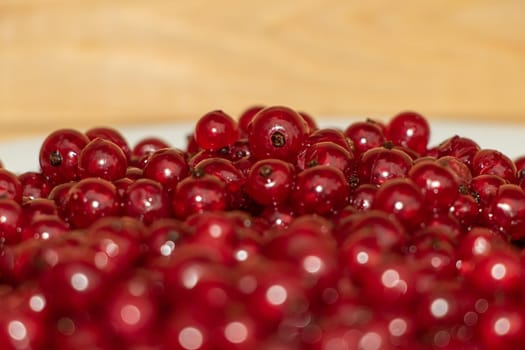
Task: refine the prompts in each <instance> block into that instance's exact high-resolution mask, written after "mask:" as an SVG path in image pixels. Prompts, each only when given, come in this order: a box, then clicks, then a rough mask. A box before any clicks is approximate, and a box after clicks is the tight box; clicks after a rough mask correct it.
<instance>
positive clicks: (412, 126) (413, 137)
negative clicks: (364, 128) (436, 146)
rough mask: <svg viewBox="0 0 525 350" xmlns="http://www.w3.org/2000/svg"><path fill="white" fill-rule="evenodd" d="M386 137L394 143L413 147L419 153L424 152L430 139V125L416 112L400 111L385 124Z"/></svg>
mask: <svg viewBox="0 0 525 350" xmlns="http://www.w3.org/2000/svg"><path fill="white" fill-rule="evenodd" d="M386 138H387V139H388V140H390V141H392V142H393V143H394V145H400V146H403V147H408V148H410V149H413V150H414V151H416V152H417V153H419V154H420V155H423V154H425V153H426V150H427V146H428V141H429V139H430V127H429V125H428V122H427V121H426V119H425V118H424V117H423V116H421V115H420V114H418V113H416V112H402V113H399V114H398V115H396V116H395V117H393V118H392V119H391V120H390V122H389V123H388V125H387V129H386Z"/></svg>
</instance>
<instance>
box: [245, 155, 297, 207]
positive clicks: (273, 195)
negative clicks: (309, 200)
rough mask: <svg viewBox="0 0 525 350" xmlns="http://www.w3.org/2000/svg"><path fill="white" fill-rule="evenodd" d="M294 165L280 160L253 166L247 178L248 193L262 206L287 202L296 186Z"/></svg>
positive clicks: (266, 160) (271, 160) (261, 161)
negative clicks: (294, 185)
mask: <svg viewBox="0 0 525 350" xmlns="http://www.w3.org/2000/svg"><path fill="white" fill-rule="evenodd" d="M294 177H295V171H294V169H293V165H292V164H290V163H287V162H285V161H283V160H279V159H263V160H260V161H258V162H256V163H255V164H253V165H252V167H251V168H250V172H249V173H248V176H247V178H246V193H248V195H249V196H250V197H251V198H252V199H253V200H254V201H255V202H257V203H259V204H262V205H273V206H275V205H278V204H280V203H283V202H285V201H286V200H287V199H288V197H289V195H290V192H291V190H292V187H293V184H294Z"/></svg>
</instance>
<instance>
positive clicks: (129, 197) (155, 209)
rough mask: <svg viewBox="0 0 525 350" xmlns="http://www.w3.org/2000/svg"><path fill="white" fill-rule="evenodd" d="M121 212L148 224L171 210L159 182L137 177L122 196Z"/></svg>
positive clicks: (165, 215)
mask: <svg viewBox="0 0 525 350" xmlns="http://www.w3.org/2000/svg"><path fill="white" fill-rule="evenodd" d="M122 205H123V213H124V214H125V215H128V216H131V217H134V218H138V219H139V220H141V221H143V222H144V223H145V224H147V225H149V224H151V223H153V222H154V221H156V220H158V219H161V218H164V217H167V216H168V215H169V214H170V212H171V210H170V206H169V201H168V196H167V194H166V192H165V191H164V188H163V187H162V185H161V184H160V183H158V182H157V181H154V180H150V179H139V180H137V181H135V182H133V183H132V184H131V185H130V186H129V187H128V188H127V189H126V192H125V194H124V198H123V202H122Z"/></svg>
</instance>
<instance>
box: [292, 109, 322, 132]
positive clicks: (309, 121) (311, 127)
mask: <svg viewBox="0 0 525 350" xmlns="http://www.w3.org/2000/svg"><path fill="white" fill-rule="evenodd" d="M297 113H299V115H300V116H301V117H303V120H304V122H305V123H306V126H308V132H309V133H311V132H313V131H315V130H317V129H318V127H317V123H316V122H315V119H314V117H312V116H311V115H310V114H308V113H306V112H304V111H297Z"/></svg>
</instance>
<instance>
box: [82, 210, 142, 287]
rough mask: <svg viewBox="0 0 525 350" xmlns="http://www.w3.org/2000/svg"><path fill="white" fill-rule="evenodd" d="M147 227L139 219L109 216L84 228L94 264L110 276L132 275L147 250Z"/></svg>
mask: <svg viewBox="0 0 525 350" xmlns="http://www.w3.org/2000/svg"><path fill="white" fill-rule="evenodd" d="M145 231H146V229H145V227H144V225H143V224H142V223H141V222H140V221H138V220H137V219H133V218H130V217H123V218H116V217H105V218H103V219H100V220H98V221H97V222H95V223H94V224H93V225H92V226H91V227H90V228H89V229H88V230H87V232H85V233H84V232H83V234H84V236H85V238H86V240H87V242H85V243H84V245H85V246H87V247H88V249H89V250H90V251H92V252H93V259H92V260H93V261H92V263H93V264H94V266H95V267H96V268H97V269H98V270H99V271H101V272H102V273H103V274H104V275H105V276H108V277H109V278H112V279H113V278H116V277H117V276H125V275H128V274H129V273H130V272H131V271H132V270H133V269H134V267H135V266H137V263H138V262H139V261H140V260H139V259H140V258H141V256H142V253H143V246H142V243H143V241H144V237H145V236H146V233H145Z"/></svg>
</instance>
